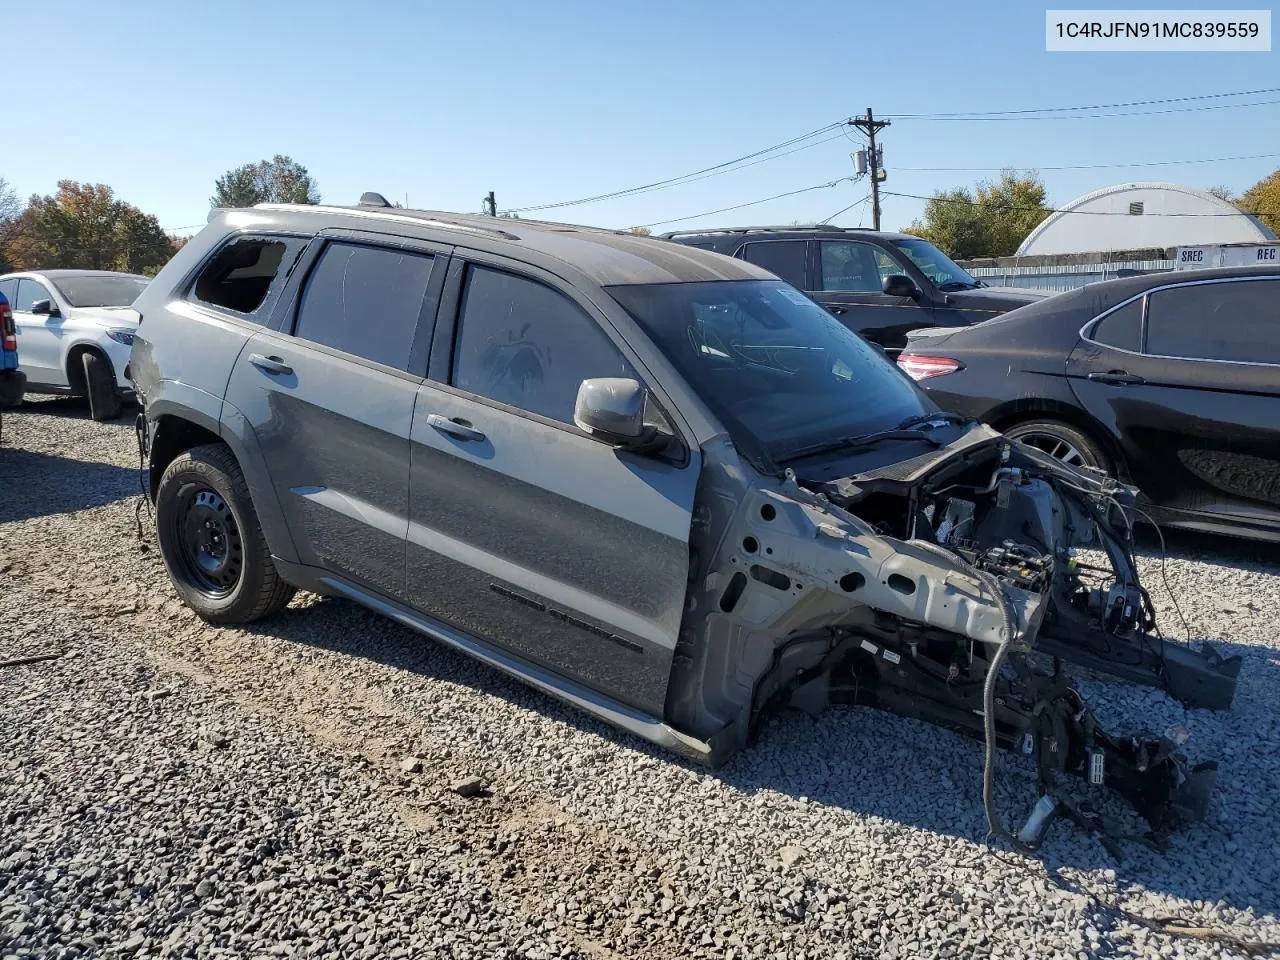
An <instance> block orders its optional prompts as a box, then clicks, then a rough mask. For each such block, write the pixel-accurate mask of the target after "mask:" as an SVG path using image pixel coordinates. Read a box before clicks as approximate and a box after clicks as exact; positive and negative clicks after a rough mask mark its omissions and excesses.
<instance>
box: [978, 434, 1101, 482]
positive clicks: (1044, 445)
mask: <svg viewBox="0 0 1280 960" xmlns="http://www.w3.org/2000/svg"><path fill="white" fill-rule="evenodd" d="M1004 435H1005V436H1006V437H1009V438H1010V439H1011V440H1021V441H1022V442H1023V443H1025V444H1027V445H1028V446H1031V447H1035V448H1036V449H1037V450H1039V451H1041V452H1042V453H1047V454H1048V455H1049V456H1051V457H1053V458H1054V459H1055V460H1061V461H1062V462H1063V463H1065V464H1067V466H1071V467H1092V468H1093V469H1095V470H1101V471H1102V472H1103V473H1105V474H1107V475H1109V476H1112V477H1114V476H1115V475H1116V469H1115V464H1114V463H1112V461H1111V458H1110V457H1109V456H1107V452H1106V451H1105V450H1104V449H1103V448H1102V445H1101V444H1100V443H1098V442H1097V441H1096V440H1094V439H1093V438H1092V437H1090V436H1089V435H1088V434H1086V433H1084V432H1082V431H1081V430H1078V429H1077V428H1076V427H1073V426H1071V425H1070V424H1068V423H1063V422H1062V421H1061V420H1029V421H1027V422H1026V423H1019V424H1016V425H1014V426H1012V427H1010V428H1009V429H1008V430H1005V431H1004Z"/></svg>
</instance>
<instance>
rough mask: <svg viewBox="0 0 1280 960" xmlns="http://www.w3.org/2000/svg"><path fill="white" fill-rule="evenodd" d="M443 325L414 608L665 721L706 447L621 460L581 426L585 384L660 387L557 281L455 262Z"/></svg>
mask: <svg viewBox="0 0 1280 960" xmlns="http://www.w3.org/2000/svg"><path fill="white" fill-rule="evenodd" d="M455 319H456V326H455ZM439 326H440V331H441V333H440V334H438V335H437V340H436V343H435V346H433V348H432V356H431V374H430V379H429V380H428V381H427V383H425V384H424V385H423V386H422V388H421V391H420V393H419V397H418V407H417V410H416V412H415V414H414V419H413V434H412V441H413V443H412V448H413V469H412V492H411V498H410V500H411V503H410V524H409V532H408V540H409V551H408V556H409V563H408V571H409V573H408V592H409V595H410V598H411V600H412V602H413V603H414V605H415V606H417V607H418V608H419V609H421V610H423V611H424V612H425V613H427V614H429V615H430V616H432V617H435V618H436V619H438V620H441V621H444V622H446V623H449V624H452V625H454V626H456V627H460V628H462V629H463V630H466V631H468V632H470V633H472V634H473V635H476V636H479V637H481V638H482V639H485V640H487V641H489V642H491V643H493V644H496V645H499V646H501V647H504V648H506V649H507V650H509V651H511V652H513V653H515V654H517V655H519V656H521V657H524V658H525V659H528V660H531V661H533V662H535V663H538V664H540V665H543V666H545V667H549V668H550V669H552V670H555V671H557V672H559V673H561V674H562V675H564V676H566V677H569V678H572V679H574V680H577V681H579V682H583V683H586V684H588V685H590V686H592V687H594V688H596V689H598V690H600V691H602V692H604V693H605V694H607V695H609V696H611V697H613V698H615V699H618V700H621V701H623V702H625V703H627V704H630V705H631V706H633V707H636V708H639V709H641V710H643V711H645V712H647V713H649V714H651V715H655V716H660V715H661V714H662V712H663V707H664V701H665V695H666V684H667V679H668V677H669V675H670V669H671V658H672V654H673V651H674V648H675V642H676V635H677V632H678V631H679V627H680V619H681V614H682V612H683V605H684V599H685V591H686V587H687V576H688V569H689V563H688V561H689V556H688V551H689V546H688V539H689V527H690V521H691V512H692V506H693V495H694V486H695V484H696V482H697V478H698V468H699V459H698V454H697V451H696V450H694V451H691V452H689V451H686V453H685V455H684V459H683V462H682V463H675V462H670V461H666V460H659V459H655V458H652V457H645V456H639V455H636V454H629V453H622V452H619V451H618V450H616V449H615V448H613V447H612V446H610V445H609V444H606V443H603V442H601V441H599V440H596V439H593V438H592V437H590V436H588V435H586V434H585V433H583V432H582V431H580V430H579V429H578V428H577V427H575V426H574V425H573V405H574V399H575V397H576V395H577V390H578V386H579V384H580V383H581V382H582V381H583V380H584V379H587V378H591V377H619V376H625V377H637V378H639V379H641V380H642V382H644V380H645V378H644V376H643V375H642V374H641V373H638V372H637V367H636V365H635V364H634V363H633V361H632V360H631V359H628V356H627V351H626V350H625V349H624V348H623V346H622V345H621V341H620V340H619V339H618V338H617V335H616V334H615V333H612V332H606V330H608V329H609V327H608V322H607V320H606V319H605V317H604V315H603V314H602V313H600V312H599V310H598V309H597V308H596V307H595V306H594V305H593V304H592V303H591V302H590V301H589V300H587V299H586V298H584V297H583V296H581V295H580V294H578V293H577V292H575V291H574V290H573V289H572V288H570V287H569V286H567V285H566V284H563V283H561V282H560V281H558V280H557V279H556V278H554V277H551V276H549V275H547V274H543V273H540V272H537V271H534V270H533V269H532V268H528V267H525V266H523V265H517V264H508V263H506V262H504V261H502V260H500V259H498V258H493V257H489V256H487V255H480V254H476V255H474V262H471V263H463V262H460V261H459V260H457V259H455V261H454V265H453V267H452V269H451V276H450V281H449V284H448V286H447V288H446V293H445V297H444V301H443V303H442V307H441V319H440V323H439Z"/></svg>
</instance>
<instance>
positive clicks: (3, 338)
mask: <svg viewBox="0 0 1280 960" xmlns="http://www.w3.org/2000/svg"><path fill="white" fill-rule="evenodd" d="M0 344H2V345H3V346H4V349H6V350H17V349H18V331H17V329H16V328H15V327H14V325H13V311H12V310H10V309H9V304H7V303H0Z"/></svg>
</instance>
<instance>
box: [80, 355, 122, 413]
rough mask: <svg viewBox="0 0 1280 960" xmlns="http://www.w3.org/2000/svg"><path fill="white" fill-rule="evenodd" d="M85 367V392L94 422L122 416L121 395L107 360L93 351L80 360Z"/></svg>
mask: <svg viewBox="0 0 1280 960" xmlns="http://www.w3.org/2000/svg"><path fill="white" fill-rule="evenodd" d="M80 362H81V364H82V365H83V366H84V392H85V394H86V396H88V398H89V416H90V417H92V418H93V419H94V420H98V421H102V420H114V419H115V418H116V417H118V416H120V408H121V402H120V394H119V392H117V390H116V378H115V377H114V376H113V375H112V373H111V364H110V363H108V362H107V358H106V357H104V356H103V355H102V354H100V353H95V352H94V351H92V350H89V351H87V352H86V353H85V354H84V355H83V356H81V358H80Z"/></svg>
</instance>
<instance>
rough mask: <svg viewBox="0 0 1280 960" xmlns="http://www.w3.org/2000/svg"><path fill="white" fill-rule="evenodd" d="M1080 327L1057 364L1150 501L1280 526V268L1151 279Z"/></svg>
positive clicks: (1261, 524) (1192, 510) (1223, 517)
mask: <svg viewBox="0 0 1280 960" xmlns="http://www.w3.org/2000/svg"><path fill="white" fill-rule="evenodd" d="M1145 299H1146V311H1145V323H1144V322H1143V300H1142V299H1138V300H1135V301H1132V302H1131V303H1130V304H1127V305H1125V306H1123V307H1121V308H1120V309H1118V310H1116V311H1115V312H1113V313H1112V314H1109V315H1108V316H1106V317H1104V318H1103V319H1102V321H1101V322H1099V323H1098V324H1097V325H1096V326H1095V327H1093V328H1092V329H1090V330H1087V331H1086V333H1087V339H1086V340H1085V341H1083V342H1082V343H1081V344H1080V346H1079V347H1077V349H1076V350H1075V351H1073V353H1072V354H1071V357H1070V358H1069V360H1068V362H1067V374H1068V377H1069V378H1070V382H1071V386H1072V389H1073V390H1074V391H1075V393H1076V396H1077V397H1078V398H1079V400H1080V402H1081V403H1082V404H1083V405H1084V407H1085V408H1086V409H1087V410H1088V411H1089V412H1090V413H1091V414H1092V415H1093V416H1094V417H1095V418H1097V419H1099V420H1100V421H1101V422H1103V423H1104V424H1107V425H1108V426H1109V427H1110V428H1111V429H1112V430H1113V431H1114V432H1115V434H1116V435H1117V436H1119V438H1120V441H1121V444H1122V446H1123V452H1124V453H1125V455H1126V460H1127V461H1128V462H1129V463H1130V464H1131V465H1132V468H1133V470H1134V477H1133V479H1134V482H1135V483H1136V484H1137V485H1138V486H1139V487H1140V488H1141V489H1142V491H1143V492H1144V493H1145V494H1146V495H1147V496H1148V497H1149V498H1150V499H1151V500H1152V501H1153V502H1155V503H1157V504H1159V505H1161V506H1163V507H1167V508H1170V509H1173V510H1178V511H1183V512H1186V513H1191V514H1199V515H1202V516H1205V517H1207V518H1214V517H1219V518H1222V519H1227V518H1229V517H1238V518H1241V519H1243V520H1245V521H1246V522H1251V523H1257V524H1259V525H1260V526H1264V527H1271V526H1274V527H1277V528H1280V278H1269V279H1267V278H1263V279H1248V280H1244V279H1234V280H1224V281H1211V282H1205V281H1200V282H1193V283H1188V284H1185V285H1179V286H1175V287H1169V288H1165V289H1160V290H1155V291H1153V292H1152V293H1150V294H1149V295H1148V296H1147V297H1146V298H1145Z"/></svg>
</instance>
